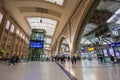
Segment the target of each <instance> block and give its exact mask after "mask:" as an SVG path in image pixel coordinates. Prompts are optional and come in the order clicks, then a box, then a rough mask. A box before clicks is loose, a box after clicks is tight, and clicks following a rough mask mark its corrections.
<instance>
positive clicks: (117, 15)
mask: <svg viewBox="0 0 120 80" xmlns="http://www.w3.org/2000/svg"><path fill="white" fill-rule="evenodd" d="M112 22H116V23H117V24H120V9H118V10H117V11H116V12H114V14H113V15H112V16H111V17H110V18H109V19H108V20H107V23H112Z"/></svg>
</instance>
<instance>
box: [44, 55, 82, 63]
mask: <svg viewBox="0 0 120 80" xmlns="http://www.w3.org/2000/svg"><path fill="white" fill-rule="evenodd" d="M51 60H52V62H54V61H55V62H61V63H62V64H64V63H65V62H67V61H71V62H72V64H76V62H77V61H80V57H75V56H73V57H71V58H70V57H69V56H67V57H66V56H52V57H51ZM46 61H50V59H48V58H47V59H46Z"/></svg>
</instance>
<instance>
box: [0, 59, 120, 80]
mask: <svg viewBox="0 0 120 80" xmlns="http://www.w3.org/2000/svg"><path fill="white" fill-rule="evenodd" d="M59 64H60V65H58V64H56V63H55V62H25V63H19V64H16V65H13V66H8V64H5V63H0V80H120V65H117V64H116V65H111V64H100V63H98V62H97V61H88V60H85V61H81V62H77V64H71V63H70V62H66V63H65V64H61V63H59ZM60 66H61V67H60ZM64 70H66V71H68V72H69V73H70V74H71V75H72V76H73V77H75V78H76V79H75V78H70V76H71V75H68V73H66V72H65V71H64Z"/></svg>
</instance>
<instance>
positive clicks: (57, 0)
mask: <svg viewBox="0 0 120 80" xmlns="http://www.w3.org/2000/svg"><path fill="white" fill-rule="evenodd" d="M45 1H48V2H51V3H55V4H57V5H60V6H62V5H63V2H64V0H45Z"/></svg>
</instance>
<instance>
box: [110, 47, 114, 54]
mask: <svg viewBox="0 0 120 80" xmlns="http://www.w3.org/2000/svg"><path fill="white" fill-rule="evenodd" d="M109 54H110V55H112V56H115V54H114V50H113V48H112V47H111V48H109Z"/></svg>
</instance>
